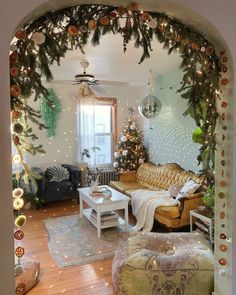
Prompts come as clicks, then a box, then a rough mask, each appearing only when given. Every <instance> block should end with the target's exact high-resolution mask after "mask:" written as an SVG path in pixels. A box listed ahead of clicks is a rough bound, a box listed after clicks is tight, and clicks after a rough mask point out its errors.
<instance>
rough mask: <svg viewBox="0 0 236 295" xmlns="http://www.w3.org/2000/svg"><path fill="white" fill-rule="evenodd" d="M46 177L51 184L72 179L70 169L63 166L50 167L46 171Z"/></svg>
mask: <svg viewBox="0 0 236 295" xmlns="http://www.w3.org/2000/svg"><path fill="white" fill-rule="evenodd" d="M45 177H46V178H47V180H48V181H49V182H51V181H55V182H60V181H62V180H68V179H69V178H70V173H69V171H68V169H66V168H65V167H62V166H53V167H49V168H48V169H47V170H46V171H45Z"/></svg>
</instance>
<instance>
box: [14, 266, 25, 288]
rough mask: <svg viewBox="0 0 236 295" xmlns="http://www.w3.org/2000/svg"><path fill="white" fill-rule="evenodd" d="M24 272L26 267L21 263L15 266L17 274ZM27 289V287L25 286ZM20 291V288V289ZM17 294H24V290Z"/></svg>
mask: <svg viewBox="0 0 236 295" xmlns="http://www.w3.org/2000/svg"><path fill="white" fill-rule="evenodd" d="M23 272H24V267H23V266H22V265H21V264H17V265H16V266H15V275H16V276H19V275H20V274H22V273H23ZM25 289H26V288H25ZM18 291H19V290H18ZM16 294H24V293H23V292H22V293H19V292H17V293H16Z"/></svg>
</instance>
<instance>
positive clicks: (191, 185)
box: [176, 179, 201, 201]
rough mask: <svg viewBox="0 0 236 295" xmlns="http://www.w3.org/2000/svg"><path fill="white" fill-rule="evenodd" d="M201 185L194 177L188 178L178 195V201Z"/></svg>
mask: <svg viewBox="0 0 236 295" xmlns="http://www.w3.org/2000/svg"><path fill="white" fill-rule="evenodd" d="M200 186H201V184H200V183H197V182H195V181H194V180H193V179H190V180H188V181H187V182H186V183H185V184H184V186H183V187H182V188H181V190H180V192H179V193H178V195H177V196H176V200H177V201H178V200H179V199H180V198H182V197H186V196H188V195H191V194H193V193H194V192H195V191H196V190H197V189H198V188H199V187H200Z"/></svg>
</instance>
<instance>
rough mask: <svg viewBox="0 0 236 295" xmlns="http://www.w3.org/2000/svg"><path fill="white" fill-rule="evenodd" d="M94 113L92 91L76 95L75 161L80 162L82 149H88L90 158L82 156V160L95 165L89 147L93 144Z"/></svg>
mask: <svg viewBox="0 0 236 295" xmlns="http://www.w3.org/2000/svg"><path fill="white" fill-rule="evenodd" d="M94 115H95V96H94V95H93V92H89V94H88V96H84V93H81V91H80V93H79V95H78V105H77V133H78V138H79V141H78V154H77V161H78V162H81V161H82V157H81V154H82V152H83V150H84V149H88V150H89V151H90V156H91V157H90V158H86V157H84V159H83V160H84V162H87V163H88V165H89V166H94V165H95V154H94V152H92V151H91V148H92V147H94V146H95V145H96V144H95V130H94Z"/></svg>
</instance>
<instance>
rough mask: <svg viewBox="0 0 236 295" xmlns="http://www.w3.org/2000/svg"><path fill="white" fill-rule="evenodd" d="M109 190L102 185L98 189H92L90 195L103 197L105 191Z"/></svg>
mask: <svg viewBox="0 0 236 295" xmlns="http://www.w3.org/2000/svg"><path fill="white" fill-rule="evenodd" d="M106 192H107V188H105V187H101V188H99V189H98V190H93V191H91V193H90V195H91V196H93V197H102V196H103V194H104V193H106Z"/></svg>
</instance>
